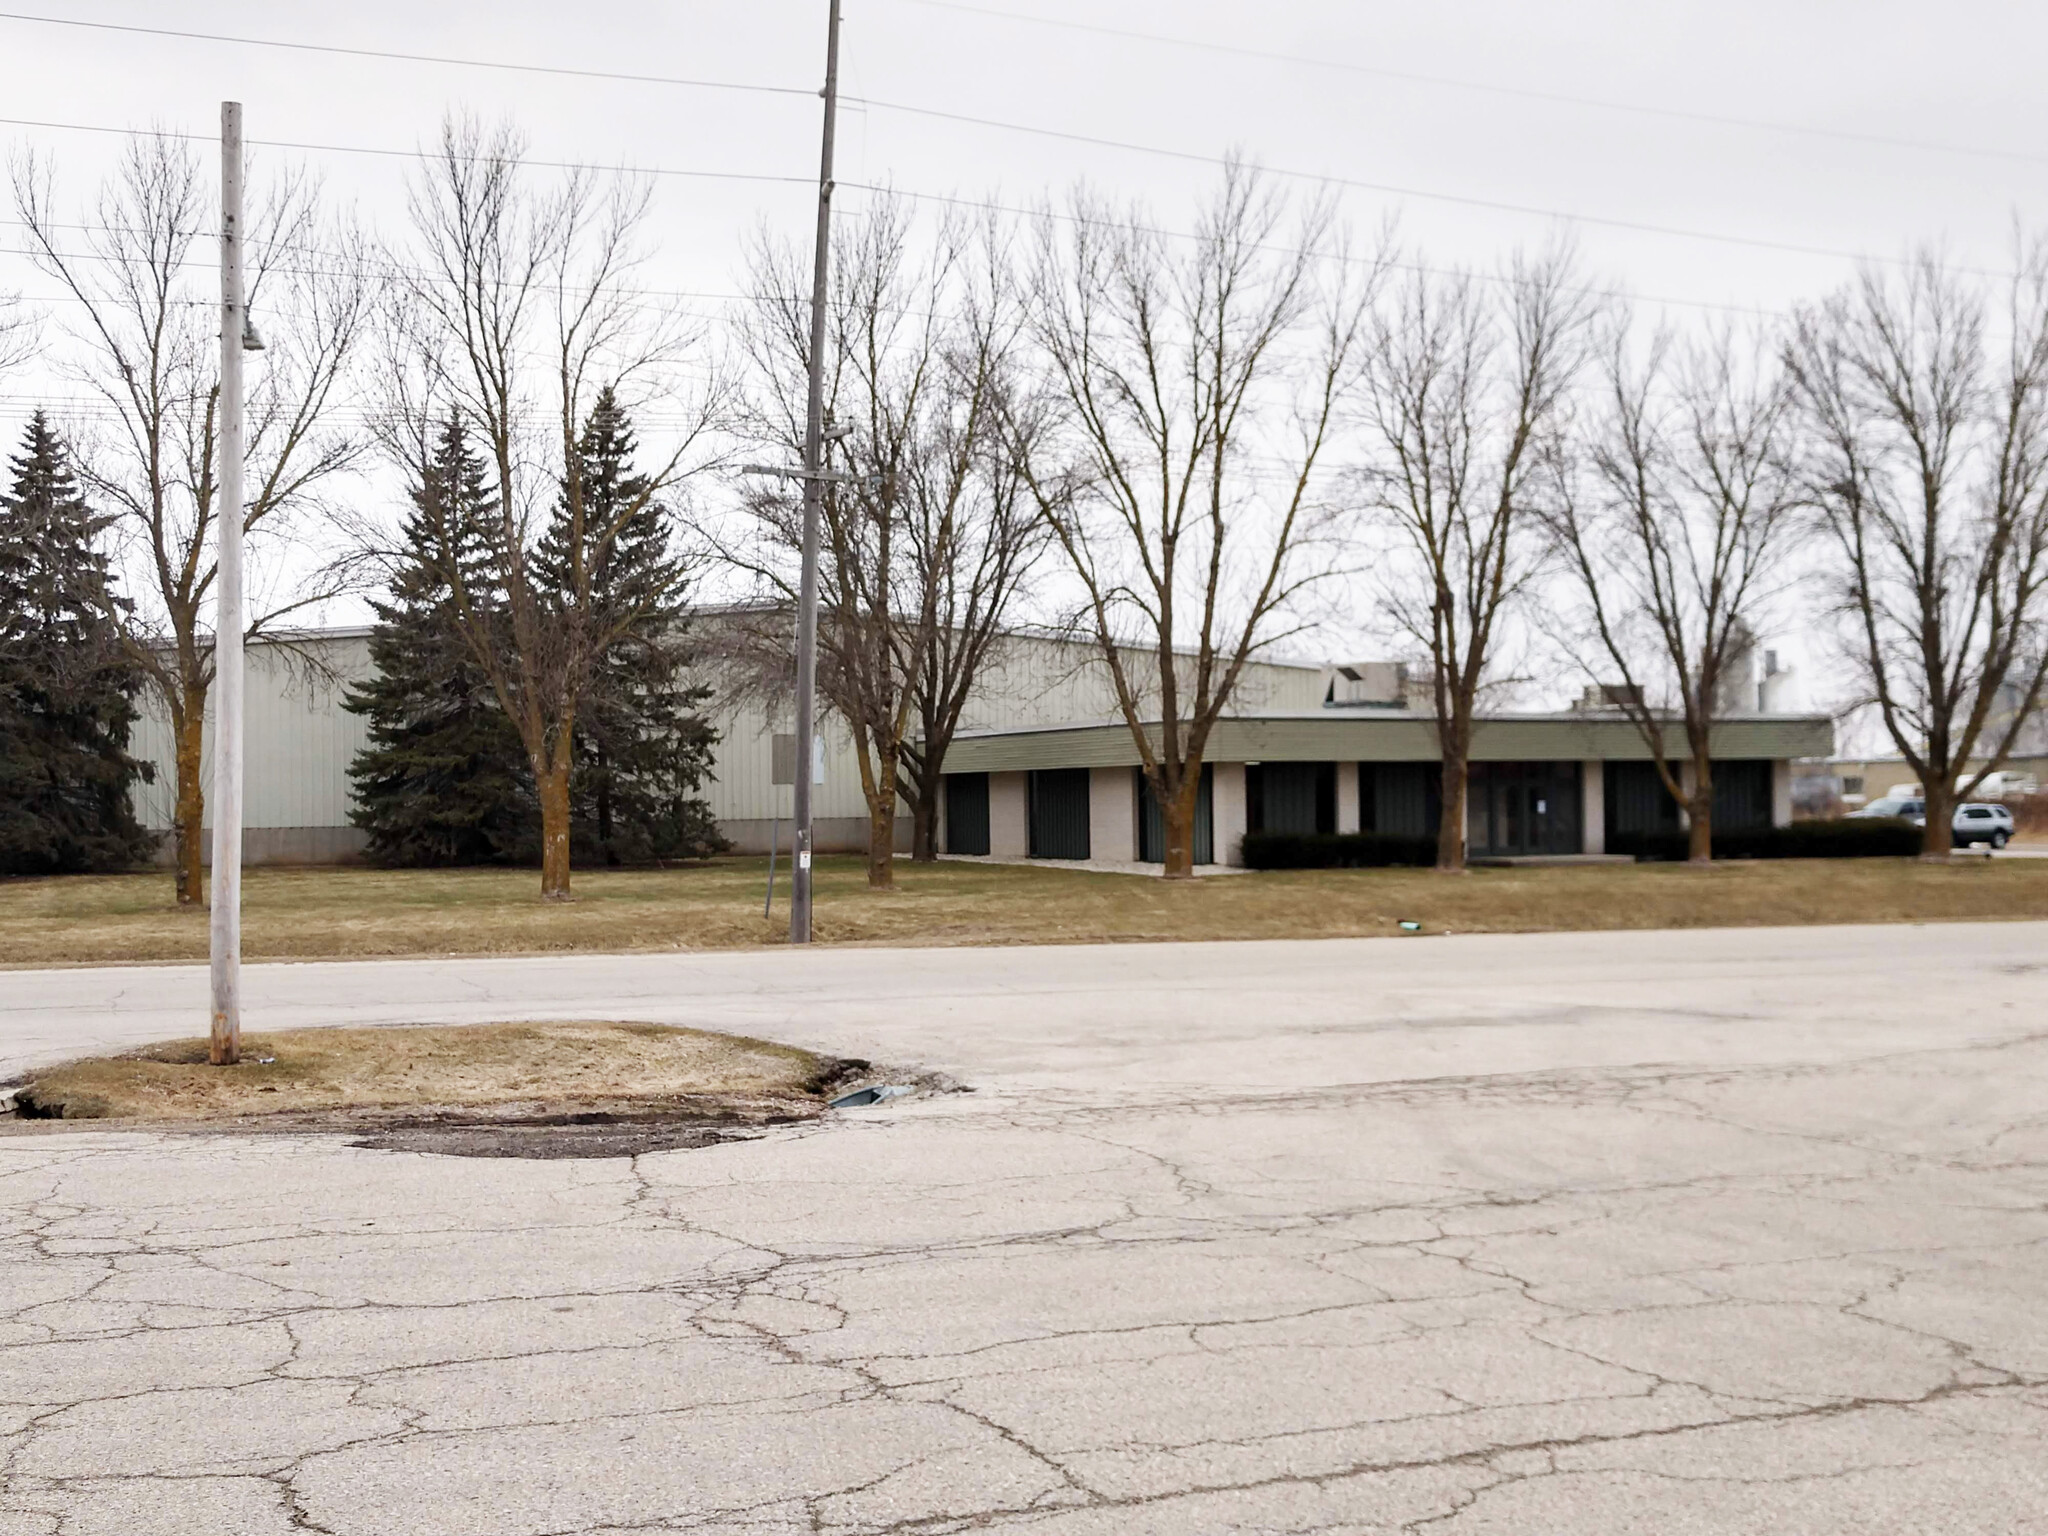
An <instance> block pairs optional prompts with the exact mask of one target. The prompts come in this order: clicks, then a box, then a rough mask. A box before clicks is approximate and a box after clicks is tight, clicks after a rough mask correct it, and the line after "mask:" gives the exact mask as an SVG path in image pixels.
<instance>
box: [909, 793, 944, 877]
mask: <svg viewBox="0 0 2048 1536" xmlns="http://www.w3.org/2000/svg"><path fill="white" fill-rule="evenodd" d="M944 783H945V780H944V779H942V778H940V777H939V776H938V775H937V774H917V775H913V777H912V780H911V793H910V857H911V860H912V861H913V862H914V863H918V864H935V863H937V862H938V858H939V795H940V792H941V788H942V786H943V785H944Z"/></svg>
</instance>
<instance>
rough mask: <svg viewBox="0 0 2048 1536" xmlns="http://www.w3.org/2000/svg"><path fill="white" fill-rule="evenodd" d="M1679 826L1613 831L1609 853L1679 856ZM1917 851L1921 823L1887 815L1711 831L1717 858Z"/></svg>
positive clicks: (1682, 848) (1890, 855)
mask: <svg viewBox="0 0 2048 1536" xmlns="http://www.w3.org/2000/svg"><path fill="white" fill-rule="evenodd" d="M1686 849H1687V845H1686V835H1685V833H1683V832H1617V833H1616V834H1615V835H1614V836H1613V837H1610V838H1609V839H1608V840H1607V851H1608V852H1609V853H1627V854H1633V855H1634V856H1635V857H1637V858H1639V859H1669V860H1683V859H1684V858H1685V857H1686ZM1919 851H1920V829H1919V828H1918V827H1916V826H1914V825H1913V824H1912V823H1911V822H1910V821H1903V820H1900V819H1899V818H1897V817H1891V816H1869V817H1853V818H1849V817H1845V818H1843V819H1841V820H1838V821H1795V822H1793V823H1792V825H1790V826H1789V827H1731V828H1729V829H1728V830H1727V831H1725V832H1720V831H1717V832H1715V834H1714V857H1715V858H1717V859H1897V858H1911V857H1912V856H1913V855H1914V854H1917V853H1918V852H1919Z"/></svg>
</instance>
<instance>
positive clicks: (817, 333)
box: [789, 0, 839, 944]
mask: <svg viewBox="0 0 2048 1536" xmlns="http://www.w3.org/2000/svg"><path fill="white" fill-rule="evenodd" d="M830 6H831V16H830V19H829V20H828V22H827V23H826V32H825V92H824V95H825V132H824V147H823V150H822V152H821V154H820V156H819V165H818V245H817V250H816V251H815V253H814V254H813V257H812V268H811V393H810V403H809V405H808V407H807V409H806V411H805V415H804V474H803V480H804V566H803V577H802V580H801V582H800V584H799V586H798V589H797V613H796V761H797V771H796V784H795V786H794V787H795V790H796V793H795V796H794V797H793V798H794V801H795V804H794V807H793V815H792V817H791V820H792V821H793V823H794V826H793V828H792V833H793V841H794V848H793V852H794V855H795V857H794V858H793V860H792V861H791V867H790V872H789V874H790V891H789V942H790V943H792V944H808V943H810V942H811V773H810V767H811V759H812V755H813V753H814V752H815V750H816V749H815V748H814V747H813V746H812V742H813V740H814V739H815V738H816V736H817V729H818V518H819V502H820V500H821V499H822V498H823V496H824V493H825V481H824V475H825V290H826V282H827V279H828V278H829V277H830V275H831V263H832V136H833V132H834V129H835V128H836V127H837V125H838V118H839V0H830Z"/></svg>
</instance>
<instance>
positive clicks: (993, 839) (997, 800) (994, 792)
mask: <svg viewBox="0 0 2048 1536" xmlns="http://www.w3.org/2000/svg"><path fill="white" fill-rule="evenodd" d="M1030 777H1031V776H1030V775H1029V774H1025V773H992V774H990V775H989V776H988V851H989V856H990V857H991V858H998V859H1021V858H1023V857H1024V856H1025V855H1026V854H1028V853H1030V852H1031V808H1030V802H1029V799H1028V794H1029V790H1028V781H1029V779H1030Z"/></svg>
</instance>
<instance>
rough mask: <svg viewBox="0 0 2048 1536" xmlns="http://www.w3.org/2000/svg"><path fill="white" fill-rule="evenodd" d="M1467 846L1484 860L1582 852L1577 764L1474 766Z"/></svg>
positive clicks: (1466, 825) (1467, 813)
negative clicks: (1484, 858)
mask: <svg viewBox="0 0 2048 1536" xmlns="http://www.w3.org/2000/svg"><path fill="white" fill-rule="evenodd" d="M1468 782H1469V788H1468V790H1467V799H1466V823H1465V842H1466V847H1467V848H1468V850H1469V851H1470V852H1472V853H1474V854H1478V855H1481V856H1483V857H1493V858H1514V857H1517V856H1527V855H1530V854H1558V853H1578V852H1580V851H1581V849H1582V848H1583V846H1584V844H1583V842H1582V840H1581V837H1580V828H1579V765H1578V764H1577V763H1474V764H1473V765H1472V771H1471V777H1470V780H1469V781H1468Z"/></svg>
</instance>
